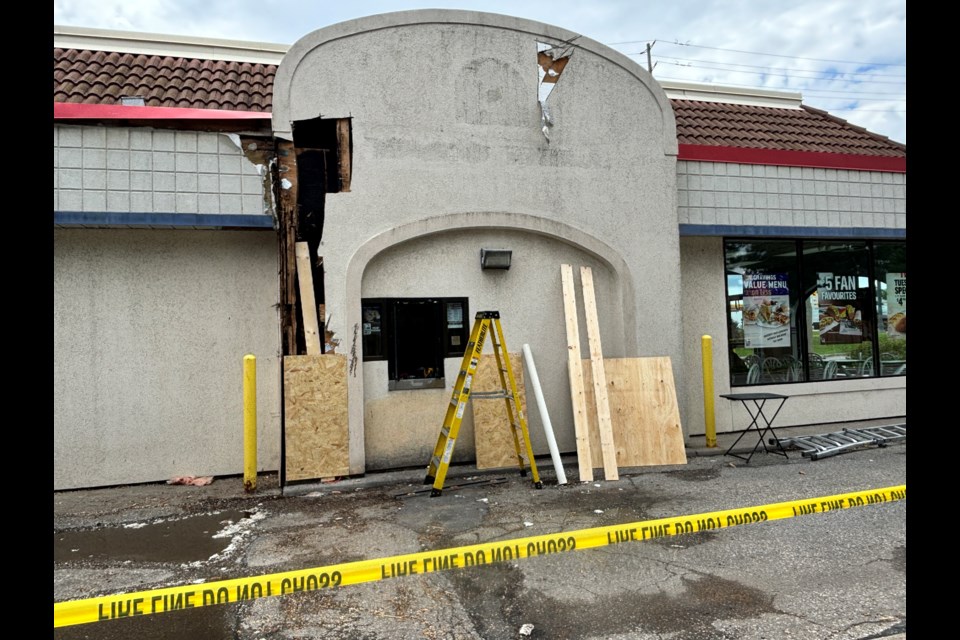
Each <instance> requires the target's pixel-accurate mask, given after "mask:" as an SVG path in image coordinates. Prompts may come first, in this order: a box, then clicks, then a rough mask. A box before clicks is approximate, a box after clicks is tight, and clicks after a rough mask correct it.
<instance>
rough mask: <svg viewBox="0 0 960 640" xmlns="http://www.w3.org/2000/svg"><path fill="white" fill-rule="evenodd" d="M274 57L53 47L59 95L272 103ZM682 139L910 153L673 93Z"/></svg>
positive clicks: (832, 120) (842, 125)
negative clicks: (258, 59)
mask: <svg viewBox="0 0 960 640" xmlns="http://www.w3.org/2000/svg"><path fill="white" fill-rule="evenodd" d="M276 72H277V65H271V64H259V63H251V62H228V61H222V60H200V59H192V58H176V57H170V56H158V55H148V54H134V53H116V52H106V51H88V50H81V49H62V48H54V50H53V99H54V102H77V103H88V104H94V103H101V104H119V102H120V97H122V96H142V97H143V98H144V102H145V103H146V104H147V106H151V107H183V108H199V109H228V110H238V111H270V110H271V109H272V107H273V79H274V76H275V75H276ZM671 102H672V103H673V109H674V113H675V115H676V122H677V141H678V142H679V143H680V144H692V145H711V146H724V147H741V148H758V149H784V150H794V151H823V152H827V153H843V154H851V155H862V156H864V155H865V156H888V157H905V156H906V145H903V144H900V143H898V142H894V141H893V140H890V139H889V138H886V137H885V136H881V135H878V134H875V133H871V132H869V131H867V130H866V129H864V128H862V127H858V126H856V125H853V124H850V123H849V122H847V121H845V120H842V119H840V118H837V117H836V116H833V115H830V114H829V113H827V112H825V111H821V110H820V109H815V108H813V107H808V106H806V105H803V106H802V107H801V108H800V109H780V108H773V107H761V106H752V105H744V104H733V103H724V102H702V101H696V100H680V99H675V100H671Z"/></svg>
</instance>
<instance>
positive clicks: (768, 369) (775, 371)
mask: <svg viewBox="0 0 960 640" xmlns="http://www.w3.org/2000/svg"><path fill="white" fill-rule="evenodd" d="M785 368H786V365H784V363H783V361H782V360H780V358H774V357H772V356H771V357H767V358H764V359H763V363H762V365H761V370H762V373H763V377H764V378H765V379H766V380H768V381H770V382H774V381H777V380H778V379H780V377H781V375H782V374H783V373H784V371H783V370H784V369H785Z"/></svg>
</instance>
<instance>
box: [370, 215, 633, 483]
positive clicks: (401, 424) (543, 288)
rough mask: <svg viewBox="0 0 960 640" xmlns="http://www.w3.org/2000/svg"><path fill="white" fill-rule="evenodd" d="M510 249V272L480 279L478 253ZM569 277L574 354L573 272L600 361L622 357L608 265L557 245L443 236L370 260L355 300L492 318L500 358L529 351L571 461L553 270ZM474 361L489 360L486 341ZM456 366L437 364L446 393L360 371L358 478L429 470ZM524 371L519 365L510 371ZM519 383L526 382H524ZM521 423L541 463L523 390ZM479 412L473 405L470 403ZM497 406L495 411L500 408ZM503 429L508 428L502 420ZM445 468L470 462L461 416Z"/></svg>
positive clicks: (541, 449) (617, 302) (494, 233)
mask: <svg viewBox="0 0 960 640" xmlns="http://www.w3.org/2000/svg"><path fill="white" fill-rule="evenodd" d="M478 247H484V248H488V249H510V250H511V251H513V262H512V265H511V267H510V269H509V270H506V271H482V270H481V269H480V250H479V248H478ZM561 263H565V264H570V265H572V266H573V267H574V280H575V282H576V287H577V299H578V301H579V308H578V316H579V325H580V327H581V334H582V335H581V341H580V342H581V345H580V349H581V353H583V354H584V357H585V358H587V357H589V353H590V348H589V344H588V341H587V338H586V320H585V318H584V313H583V297H582V292H581V289H580V272H579V267H580V266H588V267H590V268H591V271H592V273H593V280H594V286H595V289H596V298H597V308H598V309H597V315H598V317H599V320H600V333H601V340H602V341H603V351H604V354H605V355H606V356H607V357H610V358H616V357H622V356H623V354H624V338H623V336H624V331H623V326H622V319H623V312H622V309H621V307H622V302H623V301H622V297H621V296H620V295H619V292H618V284H617V282H616V280H615V274H614V272H613V270H612V269H611V268H610V266H609V265H607V264H605V263H604V262H603V261H601V260H599V259H597V258H596V257H594V256H591V255H589V254H587V253H585V252H583V251H582V250H579V249H577V248H576V247H575V246H573V245H571V244H568V243H567V242H564V241H562V240H558V239H553V238H549V237H546V236H543V235H540V234H535V233H529V232H517V231H509V230H476V231H473V232H471V233H469V234H463V233H457V232H447V233H442V234H436V235H432V236H426V237H422V238H417V239H415V240H410V241H408V242H404V243H402V244H399V245H395V246H393V247H391V248H390V249H388V250H386V251H384V252H382V253H380V254H379V255H378V256H377V257H376V258H375V259H374V260H373V261H372V262H371V263H370V264H369V266H368V267H367V270H366V272H365V274H364V277H363V297H391V298H393V297H396V298H420V297H429V296H433V297H460V296H467V297H468V298H469V300H468V304H469V322H470V325H469V326H472V324H473V318H474V316H475V315H476V313H477V312H478V311H488V310H496V311H500V313H501V326H502V328H503V333H504V338H505V340H506V344H507V347H508V349H509V350H510V352H516V353H520V351H521V348H522V347H523V345H524V344H529V345H530V350H531V352H532V353H533V356H534V361H535V363H536V365H537V374H538V376H539V378H540V384H541V386H542V388H543V393H544V399H545V401H546V403H547V411H548V412H549V415H550V421H551V424H552V426H553V429H554V433H555V436H556V441H557V446H558V448H559V449H560V450H561V451H562V452H568V451H571V452H575V451H576V439H575V434H574V429H573V413H572V409H571V400H570V386H569V380H568V377H567V339H566V328H565V322H564V310H563V295H562V287H561V281H560V264H561ZM484 353H488V354H489V353H493V347H492V345H491V343H490V342H489V341H488V342H487V344H486V346H485V348H484ZM461 361H462V358H448V359H447V360H446V367H445V369H446V383H447V389H446V390H435V389H418V390H415V391H388V390H387V383H388V376H387V363H386V362H368V363H364V365H363V367H364V396H365V405H366V410H365V417H364V431H365V447H366V454H367V468H368V469H376V468H386V467H392V466H409V465H417V464H423V465H426V464H427V463H428V462H429V459H430V455H431V454H432V452H433V448H434V445H435V444H436V441H437V436H438V434H439V432H440V427H441V425H442V423H443V418H444V414H445V413H446V408H447V404H448V402H449V400H450V390H451V389H452V387H453V384H454V383H455V382H456V377H457V375H458V372H459V369H460V364H461ZM512 364H513V366H514V368H518V367H524V362H523V359H522V357H521V358H518V359H517V360H515V361H512ZM525 379H526V380H529V379H530V377H529V375H526V376H525ZM527 398H528V401H527V416H526V417H527V421H528V430H529V432H530V441H531V444H532V446H533V450H534V453H535V454H537V455H539V454H547V453H549V448H548V446H547V441H546V437H545V436H544V433H543V423H542V418H541V416H540V414H539V410H538V408H537V406H536V403H535V402H534V396H533V390H532V389H530V388H528V389H527ZM473 402H483V400H473ZM501 402H502V401H501ZM504 429H509V423H508V422H507V421H506V414H504ZM454 453H455V457H454V460H457V461H459V460H469V459H472V458H473V456H474V453H475V452H474V440H473V424H472V418H471V416H470V412H467V417H466V419H465V420H464V422H463V424H462V426H461V431H460V434H459V438H458V440H457V446H456V449H455V451H454Z"/></svg>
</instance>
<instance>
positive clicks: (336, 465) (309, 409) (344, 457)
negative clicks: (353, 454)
mask: <svg viewBox="0 0 960 640" xmlns="http://www.w3.org/2000/svg"><path fill="white" fill-rule="evenodd" d="M283 407H284V425H283V432H284V445H285V451H286V462H285V464H286V479H287V480H290V481H294V480H309V479H315V478H331V477H334V476H346V475H349V474H350V451H349V448H350V447H349V437H348V429H347V424H348V420H347V357H346V355H340V354H332V353H331V354H325V355H319V356H287V357H285V358H284V359H283Z"/></svg>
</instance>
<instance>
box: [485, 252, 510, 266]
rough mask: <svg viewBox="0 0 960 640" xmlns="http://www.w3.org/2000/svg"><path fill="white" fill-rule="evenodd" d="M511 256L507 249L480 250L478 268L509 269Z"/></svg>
mask: <svg viewBox="0 0 960 640" xmlns="http://www.w3.org/2000/svg"><path fill="white" fill-rule="evenodd" d="M512 256H513V251H510V250H509V249H480V268H481V269H509V268H510V259H511V258H512Z"/></svg>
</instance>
